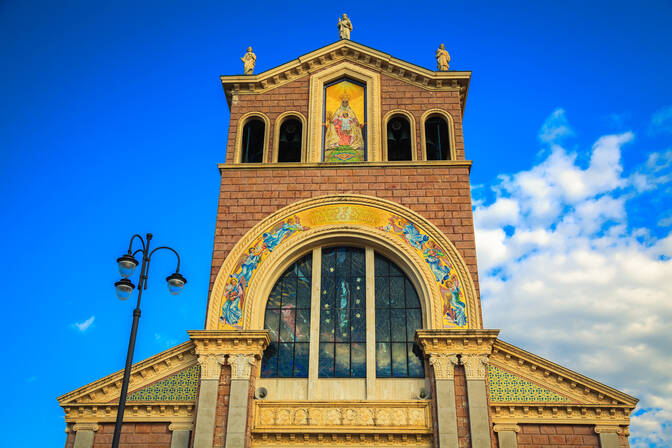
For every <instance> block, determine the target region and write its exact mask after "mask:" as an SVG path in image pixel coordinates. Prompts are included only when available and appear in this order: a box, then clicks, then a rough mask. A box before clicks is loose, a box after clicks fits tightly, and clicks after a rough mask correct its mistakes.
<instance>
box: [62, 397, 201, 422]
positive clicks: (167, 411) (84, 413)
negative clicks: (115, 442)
mask: <svg viewBox="0 0 672 448" xmlns="http://www.w3.org/2000/svg"><path fill="white" fill-rule="evenodd" d="M195 407H196V405H195V403H194V402H172V403H161V402H143V403H127V404H126V411H125V413H124V422H125V423H138V422H165V421H170V422H173V423H191V422H192V421H193V418H194V409H195ZM117 408H118V405H117V404H116V403H86V404H76V405H73V406H63V410H64V411H65V421H66V423H71V424H92V423H98V424H99V423H113V422H115V421H116V419H117Z"/></svg>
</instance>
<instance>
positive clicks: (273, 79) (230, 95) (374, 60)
mask: <svg viewBox="0 0 672 448" xmlns="http://www.w3.org/2000/svg"><path fill="white" fill-rule="evenodd" d="M341 61H348V62H351V63H356V64H357V65H360V66H362V67H366V68H367V69H370V70H374V71H376V72H377V73H380V74H385V75H387V76H390V77H392V78H395V79H399V80H401V81H404V82H406V83H408V84H411V85H414V86H416V87H420V88H422V89H424V90H428V91H455V92H458V95H459V97H460V106H461V108H462V113H463V114H464V107H465V104H466V100H467V91H468V90H469V81H470V79H471V72H468V71H446V72H441V71H433V70H428V69H426V68H424V67H420V66H418V65H415V64H411V63H409V62H406V61H403V60H401V59H397V58H395V57H393V56H391V55H389V54H387V53H383V52H381V51H378V50H375V49H373V48H371V47H367V46H365V45H361V44H358V43H357V42H353V41H351V40H339V41H337V42H335V43H333V44H330V45H327V46H325V47H322V48H320V49H318V50H315V51H312V52H310V53H307V54H305V55H303V56H299V57H298V58H297V59H294V60H292V61H290V62H287V63H285V64H282V65H280V66H277V67H275V68H272V69H270V70H266V71H265V72H262V73H259V74H256V75H232V76H221V77H220V80H221V82H222V88H223V89H224V93H225V95H226V100H227V102H228V104H229V107H230V106H231V103H232V102H233V103H235V102H236V101H237V100H238V95H249V94H260V93H264V92H267V91H269V90H272V89H274V88H276V87H279V86H282V85H285V84H287V83H289V82H292V81H295V80H297V79H301V78H304V77H305V76H307V75H309V74H312V73H315V72H317V71H320V70H322V69H323V68H325V67H328V66H329V65H332V64H335V63H338V62H341Z"/></svg>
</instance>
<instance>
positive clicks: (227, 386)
mask: <svg viewBox="0 0 672 448" xmlns="http://www.w3.org/2000/svg"><path fill="white" fill-rule="evenodd" d="M230 390H231V366H229V365H228V364H225V365H222V371H221V373H220V375H219V391H218V393H217V409H216V410H215V438H214V442H213V444H212V448H224V445H225V443H226V423H227V418H228V415H229V392H230Z"/></svg>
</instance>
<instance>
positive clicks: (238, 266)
mask: <svg viewBox="0 0 672 448" xmlns="http://www.w3.org/2000/svg"><path fill="white" fill-rule="evenodd" d="M334 238H340V241H343V239H344V238H345V239H351V240H359V241H361V244H371V245H373V246H377V247H382V248H383V249H384V251H385V252H388V255H389V254H391V255H393V258H395V259H396V261H401V262H402V266H403V267H405V268H406V270H408V271H411V272H409V273H410V274H412V275H411V277H415V278H413V281H414V283H415V284H416V288H418V293H419V295H424V301H425V303H424V305H423V308H424V309H426V310H427V313H428V315H427V319H426V325H427V326H428V328H482V322H481V320H480V315H479V313H478V304H477V300H478V299H477V295H476V290H475V287H474V283H473V280H472V278H471V275H470V273H469V270H468V268H467V265H466V263H465V262H464V260H463V259H462V257H461V255H460V254H459V252H458V251H457V249H456V248H455V246H454V245H453V244H452V243H451V242H450V240H448V238H446V237H445V235H443V233H442V232H441V231H440V230H439V229H437V228H436V227H435V226H434V225H433V224H431V223H430V222H429V221H427V220H426V219H425V218H423V217H422V216H420V215H418V214H417V213H415V212H413V211H412V210H410V209H408V208H406V207H403V206H401V205H399V204H396V203H394V202H391V201H387V200H384V199H379V198H375V197H371V196H363V195H337V196H336V195H334V196H321V197H317V198H312V199H307V200H304V201H299V202H297V203H295V204H292V205H289V206H287V207H285V208H283V209H281V210H279V211H277V212H275V213H273V214H272V215H270V216H269V217H267V218H266V219H264V220H263V221H261V222H259V223H258V224H257V225H256V226H254V227H253V228H252V229H251V230H250V231H248V232H247V233H246V234H245V235H244V236H243V237H242V238H241V239H240V240H239V241H238V243H237V244H236V245H235V246H234V248H233V249H232V251H231V253H230V254H229V256H228V257H227V258H226V259H225V260H224V263H223V264H222V267H221V268H220V270H219V272H218V274H217V277H216V279H215V284H214V286H213V290H212V294H211V297H210V301H209V306H208V312H207V318H206V329H210V330H214V329H220V330H226V329H231V330H234V329H250V328H253V327H251V325H252V326H258V325H260V323H259V322H258V320H259V319H257V321H256V322H255V321H253V317H254V314H258V313H259V311H258V309H259V308H258V307H257V308H255V306H256V305H255V304H256V303H257V302H264V303H265V301H266V297H263V296H261V297H263V299H260V298H259V297H260V294H261V293H262V292H265V293H267V292H268V291H267V290H269V291H270V287H272V284H271V283H272V281H273V280H275V278H277V277H278V276H279V275H280V274H281V273H282V270H281V269H283V268H286V266H287V265H288V263H291V258H292V257H297V256H298V255H299V253H300V252H301V251H303V252H305V250H306V248H307V247H309V246H311V245H313V246H314V245H317V244H321V243H322V242H324V241H328V240H333V239H334ZM267 264H268V266H266V265H267ZM269 284H270V286H269ZM422 299H423V297H421V300H422ZM252 310H254V311H252ZM261 313H263V310H262V311H261ZM262 324H263V322H262Z"/></svg>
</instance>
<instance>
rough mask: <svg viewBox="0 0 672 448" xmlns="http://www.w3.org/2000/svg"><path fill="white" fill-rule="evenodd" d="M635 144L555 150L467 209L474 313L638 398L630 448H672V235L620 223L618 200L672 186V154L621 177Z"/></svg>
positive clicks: (623, 207)
mask: <svg viewBox="0 0 672 448" xmlns="http://www.w3.org/2000/svg"><path fill="white" fill-rule="evenodd" d="M559 111H561V109H559ZM558 115H559V113H558V111H555V112H554V113H553V114H552V115H551V117H549V120H547V121H546V123H545V124H544V126H545V127H547V126H546V125H547V123H549V121H550V122H553V121H554V120H557V119H558ZM560 115H562V118H563V119H564V112H562V113H561V114H560ZM563 123H564V124H563V126H565V127H567V128H569V124H568V123H567V122H566V120H565V121H564V122H563ZM547 132H548V130H547V129H544V128H542V131H541V132H540V135H542V134H544V133H547ZM633 139H634V135H633V134H632V133H624V134H619V135H608V136H603V137H601V138H599V139H598V140H597V141H596V143H595V144H594V145H593V146H592V148H591V149H590V151H589V153H588V154H587V155H588V156H589V157H588V158H587V160H588V162H587V166H585V167H582V166H581V165H580V164H579V162H578V161H577V160H578V159H581V160H584V159H585V158H584V157H581V158H579V157H578V156H577V154H572V153H569V152H568V151H566V150H565V149H564V148H563V147H561V146H559V145H554V146H553V147H552V150H551V152H550V154H549V155H548V157H547V158H546V159H545V160H543V161H542V162H540V163H539V164H538V165H536V166H534V167H532V168H530V169H529V170H526V171H522V172H519V173H515V174H513V175H507V176H501V177H500V178H499V179H498V180H497V182H496V184H495V185H492V186H490V187H489V188H490V190H491V191H492V192H493V193H494V194H495V199H494V200H492V201H490V202H489V203H488V202H486V201H483V200H481V201H480V202H476V206H475V226H476V243H477V250H478V261H479V270H480V276H481V291H482V296H483V300H484V306H483V309H484V313H485V316H484V317H485V324H486V325H487V327H489V328H501V329H502V332H501V337H502V338H503V339H504V340H507V341H510V342H512V343H514V344H517V345H520V346H522V347H523V348H525V349H528V350H531V351H532V352H536V353H537V354H539V355H541V356H545V357H548V358H549V359H551V360H552V361H555V362H558V363H560V364H563V365H565V366H566V367H568V368H571V369H573V370H577V371H579V372H581V373H584V374H586V375H588V376H590V377H592V378H594V379H596V380H598V381H600V382H604V383H606V384H609V385H610V386H612V387H615V388H617V389H620V390H623V391H624V392H626V393H629V394H631V395H634V396H636V397H637V398H639V399H640V400H641V401H640V405H639V407H638V413H637V415H636V416H634V417H633V419H632V426H631V431H632V437H631V443H632V445H633V446H650V445H649V444H654V445H653V446H670V445H672V376H671V375H670V373H669V372H671V371H672V357H670V347H672V325H670V324H669V323H670V322H672V300H671V299H672V281H670V279H671V278H672V233H670V234H668V235H667V236H666V237H664V238H660V239H657V240H656V239H655V238H653V237H651V236H650V235H651V233H652V232H651V230H650V229H646V228H644V229H629V228H628V222H627V206H628V203H629V201H634V200H637V198H638V197H639V196H640V195H641V194H643V192H644V191H646V189H642V188H641V186H642V184H646V185H650V184H654V185H658V186H660V185H664V184H667V183H668V182H671V181H672V179H668V173H669V170H670V165H672V154H669V155H668V153H667V152H665V153H652V154H651V155H650V156H649V159H648V160H647V162H646V163H645V164H644V165H643V166H642V167H639V168H637V171H636V172H637V174H638V175H639V176H640V177H639V180H637V179H638V178H637V177H635V176H634V175H630V176H624V174H623V171H624V170H623V165H622V163H621V158H620V155H621V148H622V146H623V145H625V144H627V143H628V142H631V141H632V140H633ZM542 140H543V139H542ZM485 189H487V187H486V188H485ZM663 212H664V210H663ZM652 225H653V223H652ZM505 226H506V228H505Z"/></svg>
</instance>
